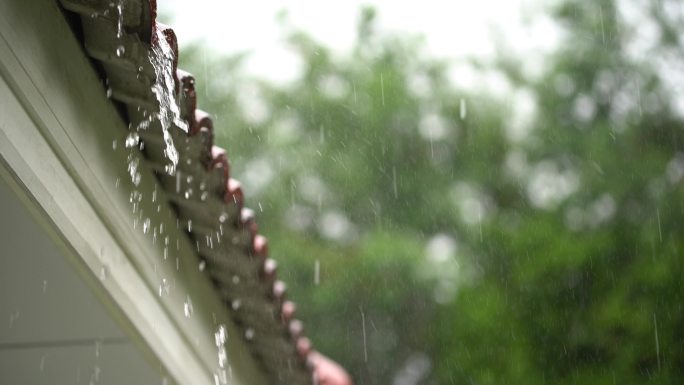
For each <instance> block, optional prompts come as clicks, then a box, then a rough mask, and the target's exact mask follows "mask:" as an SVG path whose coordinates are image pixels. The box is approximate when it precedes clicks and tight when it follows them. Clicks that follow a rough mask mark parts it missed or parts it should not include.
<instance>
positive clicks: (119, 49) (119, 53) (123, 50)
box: [116, 45, 126, 57]
mask: <svg viewBox="0 0 684 385" xmlns="http://www.w3.org/2000/svg"><path fill="white" fill-rule="evenodd" d="M124 53H126V48H124V46H123V45H120V46H118V47H116V56H118V57H121V56H123V54H124Z"/></svg>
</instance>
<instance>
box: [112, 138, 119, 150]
mask: <svg viewBox="0 0 684 385" xmlns="http://www.w3.org/2000/svg"><path fill="white" fill-rule="evenodd" d="M117 147H118V146H117V142H116V139H115V140H114V141H113V142H112V150H116V148H117Z"/></svg>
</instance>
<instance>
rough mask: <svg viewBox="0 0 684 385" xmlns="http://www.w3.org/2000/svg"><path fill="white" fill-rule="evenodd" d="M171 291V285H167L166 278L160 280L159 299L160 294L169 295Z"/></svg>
mask: <svg viewBox="0 0 684 385" xmlns="http://www.w3.org/2000/svg"><path fill="white" fill-rule="evenodd" d="M170 289H171V285H170V284H169V281H168V280H167V279H166V278H162V281H161V283H160V284H159V296H160V297H161V296H162V294H167V295H168V294H169V292H170Z"/></svg>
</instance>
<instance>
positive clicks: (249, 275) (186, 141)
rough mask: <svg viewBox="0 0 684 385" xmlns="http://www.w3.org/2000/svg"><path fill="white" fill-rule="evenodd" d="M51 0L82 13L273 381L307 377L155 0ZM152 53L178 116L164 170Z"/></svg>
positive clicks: (88, 36) (251, 224)
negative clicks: (172, 160) (172, 155)
mask: <svg viewBox="0 0 684 385" xmlns="http://www.w3.org/2000/svg"><path fill="white" fill-rule="evenodd" d="M60 1H61V3H62V5H63V6H64V8H66V9H67V10H69V11H72V12H75V13H77V14H79V15H80V16H81V22H82V26H83V31H84V46H85V49H86V52H87V53H88V55H90V56H91V57H92V58H93V59H95V60H96V61H97V62H99V65H100V66H101V67H102V68H103V69H104V72H105V74H106V81H107V87H108V95H111V98H112V99H114V100H116V101H117V102H120V103H122V104H123V107H124V111H125V112H126V113H125V119H127V120H128V123H129V127H132V130H135V127H139V126H141V125H143V126H144V127H145V128H146V129H144V130H138V131H137V134H138V135H140V138H141V140H142V141H143V143H144V146H145V154H146V156H147V161H148V162H150V163H151V164H152V165H153V168H154V169H155V170H156V171H157V176H158V179H159V183H160V185H161V186H162V187H163V188H164V189H165V190H166V191H167V193H168V194H167V195H168V196H169V199H170V200H171V203H172V204H173V205H174V206H175V207H176V209H177V210H176V211H177V216H178V219H179V223H182V224H183V226H186V224H187V232H188V235H189V237H190V238H191V239H192V240H193V241H194V243H195V245H196V248H197V251H198V256H199V258H200V259H201V260H202V261H204V262H203V263H205V264H206V269H205V270H206V271H207V273H208V276H209V277H210V278H211V279H212V281H213V282H214V284H215V287H216V290H217V293H218V294H219V296H220V297H221V298H222V299H223V300H224V301H225V303H226V306H227V308H228V309H229V311H230V313H231V314H232V315H233V317H234V319H235V321H236V323H237V324H238V325H240V326H241V327H242V328H243V332H244V334H245V339H246V340H247V341H248V343H249V346H251V349H252V353H253V355H254V356H255V358H257V361H259V362H260V363H261V364H262V366H263V369H264V370H265V371H266V372H267V373H270V375H271V380H272V381H273V382H274V383H278V382H282V383H289V384H307V383H310V382H311V381H312V372H311V363H312V360H311V359H310V358H311V357H312V355H313V354H314V351H313V349H312V346H311V342H310V341H309V339H308V338H306V337H305V336H304V335H303V332H304V327H303V325H302V323H301V321H299V320H297V319H295V312H296V306H295V304H294V303H293V302H291V301H289V300H287V299H286V285H285V283H284V282H282V281H280V280H277V279H276V278H277V277H276V276H277V264H276V262H275V261H274V260H272V259H270V258H268V242H267V240H266V238H265V237H263V236H261V235H259V234H258V233H257V232H258V226H257V225H256V222H255V219H254V212H253V211H252V210H250V209H247V208H245V207H244V202H245V197H244V193H243V191H242V187H241V185H240V182H239V181H237V180H235V179H232V178H231V177H230V164H229V161H228V157H227V155H226V151H225V150H224V149H222V148H220V147H217V146H215V145H214V143H213V138H214V124H213V122H212V120H211V118H210V116H209V114H208V113H206V112H204V111H201V110H199V109H197V92H196V90H195V79H194V77H193V76H192V75H191V74H189V73H187V72H185V71H182V70H179V69H178V68H177V65H178V44H177V39H176V35H175V33H174V31H173V30H172V29H171V28H169V27H167V26H165V25H163V24H160V23H158V22H156V12H157V11H156V2H155V1H154V0H152V1H147V0H128V1H125V2H123V3H120V4H122V5H123V6H122V7H121V8H117V6H116V4H114V3H110V1H101V0H60ZM117 4H119V3H117ZM162 37H163V39H164V42H165V43H166V44H167V46H165V47H166V48H167V49H170V58H166V59H168V60H167V61H166V62H164V61H163V59H165V58H164V57H160V56H164V55H165V54H166V53H165V52H164V48H165V47H162V45H163V44H164V42H161V41H160V38H162ZM153 60H160V62H161V63H164V64H163V65H165V66H167V67H170V68H164V69H165V70H168V72H169V73H170V74H171V76H172V82H173V86H172V87H173V96H174V97H175V101H176V103H177V107H178V109H179V112H180V117H181V118H182V119H183V121H184V122H183V124H180V123H178V122H171V123H172V124H171V125H172V127H170V128H171V130H170V134H171V136H172V139H173V141H174V143H175V147H176V149H177V151H178V153H179V162H178V164H177V166H176V167H177V168H176V169H175V172H174V173H171V174H170V173H168V169H167V168H166V166H167V163H168V160H167V159H166V157H165V156H164V154H165V153H164V151H165V146H166V138H165V137H164V136H163V128H162V127H161V125H160V122H159V121H158V120H152V119H150V116H152V115H154V114H156V113H159V111H160V109H161V106H160V102H159V100H158V99H157V97H156V96H157V95H155V93H154V91H153V86H154V85H155V82H156V81H160V79H157V74H156V72H155V68H154V67H153V64H152V61H153ZM316 354H317V353H316ZM319 356H320V355H317V356H316V357H319ZM347 378H348V377H347Z"/></svg>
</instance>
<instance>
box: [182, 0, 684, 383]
mask: <svg viewBox="0 0 684 385" xmlns="http://www.w3.org/2000/svg"><path fill="white" fill-rule="evenodd" d="M664 3H666V4H665V5H667V4H669V2H668V1H665V2H664ZM620 4H622V3H620ZM630 4H631V5H630ZM630 4H628V5H629V6H631V7H636V6H643V7H644V8H645V9H646V10H647V11H648V12H647V14H645V15H644V17H645V20H647V21H648V22H649V23H653V24H654V25H656V26H657V27H658V28H659V30H660V31H661V32H662V33H661V34H660V36H661V39H660V40H658V41H657V42H656V43H655V45H654V46H653V47H651V48H650V49H649V53H650V54H651V55H659V54H663V53H664V52H667V53H669V54H672V53H673V52H674V55H675V56H674V57H671V56H668V58H669V60H670V61H671V62H672V63H675V62H677V63H679V64H681V62H682V55H681V48H682V47H680V46H679V43H678V41H679V40H678V39H677V38H676V36H680V35H681V33H680V31H681V27H680V26H678V25H677V24H676V23H674V22H672V20H671V18H668V16H667V15H666V14H664V13H663V12H662V10H661V9H660V8H658V7H656V6H650V5H642V4H640V3H637V2H634V3H633V4H632V3H630ZM622 5H623V6H627V5H624V4H622ZM670 5H672V4H670ZM552 12H553V14H554V17H555V18H556V20H557V21H558V23H559V25H562V26H563V27H564V28H565V29H564V31H565V40H564V41H563V42H562V44H561V45H560V46H559V47H558V49H557V50H556V51H555V52H554V53H553V55H551V56H550V57H549V58H548V60H547V62H546V66H545V70H544V72H543V73H542V74H541V75H540V76H537V77H530V76H528V75H526V73H525V71H524V65H525V61H524V60H522V58H515V57H507V56H505V55H504V53H503V52H502V54H501V56H500V58H499V60H497V61H496V63H494V64H492V65H491V66H492V67H491V68H487V69H489V70H497V71H500V72H502V73H504V74H505V75H506V76H507V77H508V79H509V80H510V82H511V84H513V85H514V88H515V90H516V91H522V92H524V93H526V94H527V95H530V97H531V99H532V101H533V102H534V105H535V107H536V114H533V115H532V116H529V117H528V119H527V122H526V123H525V127H524V128H525V131H526V132H528V134H527V135H526V136H524V137H523V138H516V137H515V136H514V135H511V129H512V126H514V125H515V124H516V123H515V122H513V118H512V116H513V115H515V113H516V111H514V110H513V109H512V107H511V104H510V101H508V100H506V98H501V97H498V96H494V95H488V94H486V93H484V92H476V91H472V90H468V91H466V90H460V89H455V88H454V87H453V86H452V85H450V83H449V81H448V77H447V72H448V65H447V64H446V63H443V62H439V61H433V60H428V59H426V58H425V57H424V55H423V54H422V52H421V45H420V40H418V39H410V38H407V37H395V36H387V35H382V34H380V33H378V32H377V31H376V27H375V24H374V21H373V20H374V15H375V12H374V11H373V10H370V9H366V10H364V11H363V13H362V15H363V17H362V21H361V23H360V25H359V29H358V31H359V40H358V44H357V46H356V48H355V49H354V51H353V52H351V53H350V54H348V55H344V56H342V57H338V56H337V54H336V53H333V52H331V51H329V50H328V49H326V48H325V47H322V46H320V45H319V44H318V43H316V42H315V41H314V40H313V39H312V38H310V37H309V36H307V35H305V34H301V33H292V34H291V38H290V40H289V43H290V44H291V45H292V47H293V48H294V50H295V51H296V52H298V55H299V56H300V58H301V59H302V61H303V63H304V70H303V72H302V76H301V78H300V79H299V81H297V82H295V83H293V84H291V85H285V86H283V85H272V84H268V83H266V82H262V81H254V80H248V79H246V78H245V77H244V76H242V75H241V73H240V67H239V65H238V64H237V63H239V60H235V59H232V60H231V59H216V60H214V61H210V62H209V63H198V62H193V61H192V57H198V56H201V55H196V54H195V53H194V52H192V53H193V54H192V55H190V56H189V57H188V58H184V59H185V60H184V61H185V66H186V67H190V69H193V66H194V69H195V71H194V72H195V73H197V74H202V73H204V70H203V69H202V66H206V68H208V69H209V70H208V73H207V76H209V77H211V78H212V79H216V78H220V79H225V80H226V81H225V82H221V83H220V84H221V86H220V87H209V90H208V92H207V95H206V96H207V97H206V98H205V99H202V98H201V96H202V95H201V92H200V105H201V106H202V107H203V108H204V109H206V110H209V111H212V112H214V113H215V114H216V115H217V118H216V119H215V120H216V123H217V124H216V126H217V127H220V128H222V129H219V130H217V133H216V140H217V142H218V144H220V145H223V146H225V147H226V148H228V149H229V151H230V153H231V154H232V155H231V159H232V163H233V170H234V171H233V174H234V175H238V176H240V175H242V178H241V179H243V181H244V182H245V184H246V186H247V194H248V197H251V201H250V202H251V205H252V206H253V207H258V208H259V210H257V212H258V217H259V222H260V223H261V225H262V226H261V228H262V230H263V232H264V233H265V234H267V235H268V236H269V239H270V241H271V244H272V250H274V254H275V255H274V256H275V257H276V259H278V260H279V261H281V262H282V263H281V268H280V269H281V270H280V271H281V277H283V279H285V280H286V281H287V282H288V283H289V284H290V288H291V293H292V296H293V297H294V298H295V300H297V302H298V303H300V309H299V315H300V317H301V318H302V319H303V320H304V321H305V322H306V324H307V325H310V328H309V330H308V334H309V335H310V336H312V339H313V340H314V341H315V343H316V346H317V348H319V349H320V350H321V351H323V352H325V353H326V354H328V355H330V356H331V357H333V358H335V359H336V360H338V361H340V362H341V363H342V364H343V365H344V366H346V367H347V368H348V369H349V370H350V372H351V373H352V375H353V376H354V378H355V380H356V382H357V383H359V384H376V383H377V384H380V383H390V382H392V381H393V380H394V379H396V378H400V376H401V373H404V374H405V373H406V371H407V367H406V365H409V366H410V365H411V364H410V363H411V362H414V361H411V360H412V357H414V358H415V357H416V354H417V353H426V354H428V356H429V357H430V360H431V363H432V367H431V370H430V372H429V374H428V373H425V376H422V377H421V375H418V377H419V378H418V381H419V382H420V383H435V382H438V383H444V384H471V383H472V384H506V383H512V384H514V383H529V384H545V383H554V384H612V383H654V384H665V383H676V382H677V381H678V380H677V379H678V378H681V376H682V375H683V374H684V373H682V371H683V370H684V369H683V368H684V353H683V350H682V347H683V346H684V328H682V326H683V325H684V309H683V308H682V303H684V301H683V300H684V298H682V297H683V293H684V287H683V283H682V277H683V276H684V274H683V273H684V271H683V266H682V262H681V257H680V250H682V247H684V238H682V236H681V234H684V229H683V228H682V227H684V225H683V223H684V221H683V220H682V219H684V218H683V217H684V215H683V214H684V189H683V188H682V183H683V179H682V177H683V176H684V154H682V148H683V147H682V145H683V144H684V143H683V141H684V135H683V134H684V131H682V127H683V125H682V119H681V112H680V111H677V110H676V109H675V108H674V107H673V105H674V103H673V100H674V97H673V96H672V94H671V91H672V89H671V87H670V86H669V83H670V82H668V79H667V78H666V77H667V72H664V70H663V68H662V65H660V66H656V65H655V63H654V62H652V61H649V60H644V58H638V57H634V55H632V54H630V47H629V45H630V44H631V39H632V37H633V36H634V34H635V33H636V29H638V28H639V26H637V25H631V24H629V23H628V22H626V21H625V19H624V17H623V16H622V15H623V13H621V12H620V9H619V8H618V7H617V3H615V2H613V1H609V0H603V1H600V2H582V1H577V0H565V1H562V2H559V3H558V4H556V5H555V7H554V9H553V11H552ZM673 48H676V49H678V50H679V51H678V53H677V51H676V50H674V51H673ZM186 52H187V51H186ZM677 55H679V56H677ZM212 56H213V55H212ZM213 81H215V80H212V82H213ZM203 84H204V79H202V76H199V85H200V86H202V85H203ZM517 95H519V94H517V93H514V94H512V95H510V97H511V98H513V97H516V96H517ZM245 106H247V107H245ZM250 189H251V190H250ZM445 242H446V243H445ZM435 245H436V246H435ZM440 245H441V246H440ZM435 250H436V251H435ZM435 253H436V254H435ZM440 253H441V254H440ZM316 266H318V269H319V276H318V280H317V278H316V277H315V275H316V274H315V271H316V269H317V268H316ZM414 369H415V367H414ZM398 376H399V377H398Z"/></svg>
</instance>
